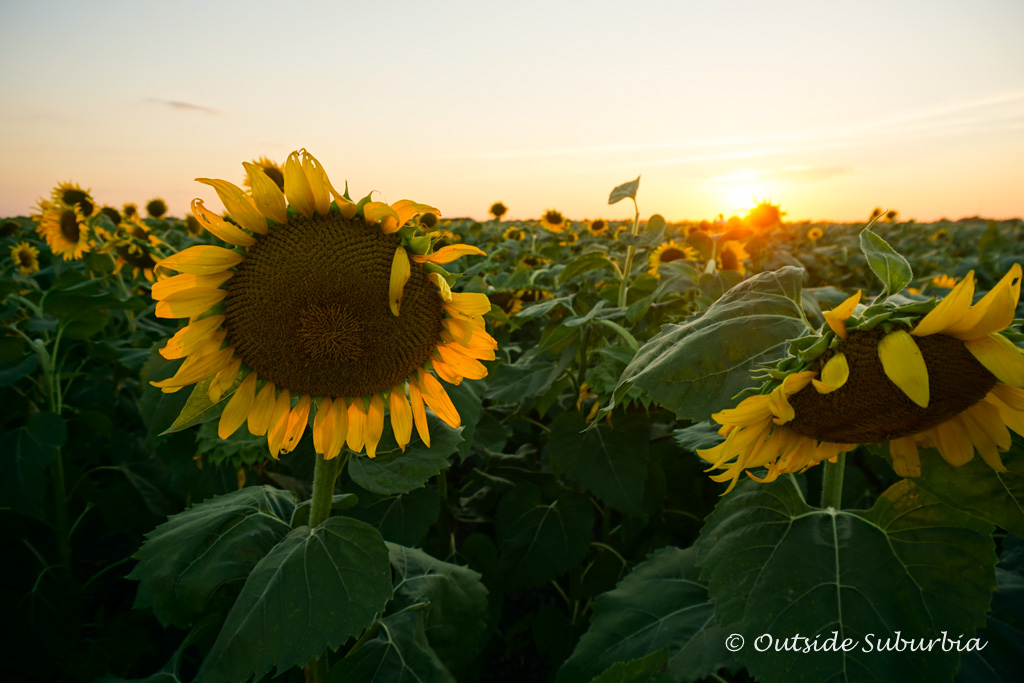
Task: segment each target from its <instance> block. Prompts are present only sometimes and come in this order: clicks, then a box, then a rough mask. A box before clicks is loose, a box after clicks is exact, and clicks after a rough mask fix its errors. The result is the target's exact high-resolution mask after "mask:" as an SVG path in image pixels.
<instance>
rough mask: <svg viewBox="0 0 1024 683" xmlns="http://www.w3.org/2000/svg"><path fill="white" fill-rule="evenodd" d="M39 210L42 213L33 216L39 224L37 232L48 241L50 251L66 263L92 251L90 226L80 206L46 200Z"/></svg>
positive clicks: (41, 202)
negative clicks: (58, 255)
mask: <svg viewBox="0 0 1024 683" xmlns="http://www.w3.org/2000/svg"><path fill="white" fill-rule="evenodd" d="M39 209H40V211H41V213H40V214H38V215H36V216H33V218H34V219H35V220H36V221H37V223H38V225H37V226H36V232H38V233H39V235H40V236H41V237H42V238H43V239H45V240H46V244H47V246H49V247H50V251H52V252H53V253H55V254H60V256H61V257H62V258H63V259H64V260H65V261H75V260H77V259H80V258H82V256H84V255H85V254H86V253H87V252H89V251H90V250H91V249H92V242H91V240H90V239H89V225H88V223H87V222H86V219H85V216H84V215H83V214H82V210H81V209H80V208H79V207H78V206H76V205H69V204H64V203H63V202H50V201H47V200H45V199H44V200H42V201H40V202H39Z"/></svg>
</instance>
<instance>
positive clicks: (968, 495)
mask: <svg viewBox="0 0 1024 683" xmlns="http://www.w3.org/2000/svg"><path fill="white" fill-rule="evenodd" d="M1002 459H1003V464H1004V465H1006V470H1007V471H1006V472H995V471H993V470H992V468H991V467H989V466H988V465H986V464H985V461H984V460H982V459H981V458H980V457H975V458H974V459H973V460H971V461H970V462H969V463H967V464H966V465H962V466H960V467H952V466H951V465H949V463H947V462H946V461H945V460H943V459H942V457H941V456H940V455H939V454H938V452H937V451H935V450H930V451H922V452H921V476H920V478H918V479H916V480H915V481H916V482H917V484H918V485H919V486H920V487H921V488H923V489H925V490H926V491H928V492H929V493H931V494H932V495H934V496H935V497H936V498H939V499H940V500H942V501H943V502H944V503H946V504H947V505H951V506H953V507H955V508H957V509H958V510H963V511H964V512H966V513H967V514H969V515H973V516H974V517H978V518H979V519H984V520H987V521H989V522H992V523H993V524H995V525H996V526H1001V527H1003V528H1004V529H1006V530H1007V531H1010V532H1012V533H1014V534H1017V535H1018V536H1024V449H1022V448H1021V444H1020V441H1019V440H1018V439H1016V438H1015V439H1014V444H1013V448H1012V449H1011V450H1010V451H1008V452H1006V453H1003V455H1002Z"/></svg>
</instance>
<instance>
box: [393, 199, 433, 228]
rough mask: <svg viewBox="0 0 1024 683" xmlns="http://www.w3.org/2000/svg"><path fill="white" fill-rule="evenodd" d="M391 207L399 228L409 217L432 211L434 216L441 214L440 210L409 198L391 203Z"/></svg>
mask: <svg viewBox="0 0 1024 683" xmlns="http://www.w3.org/2000/svg"><path fill="white" fill-rule="evenodd" d="M391 209H392V210H393V211H394V212H395V216H396V217H397V218H398V228H399V229H400V228H401V227H402V226H403V225H405V224H406V223H407V222H409V219H410V218H412V217H413V216H416V215H418V214H421V213H432V214H434V215H435V216H440V215H441V212H440V211H438V210H437V209H435V208H434V207H432V206H428V205H427V204H419V203H417V202H414V201H412V200H411V199H400V200H398V201H397V202H395V203H394V204H392V205H391Z"/></svg>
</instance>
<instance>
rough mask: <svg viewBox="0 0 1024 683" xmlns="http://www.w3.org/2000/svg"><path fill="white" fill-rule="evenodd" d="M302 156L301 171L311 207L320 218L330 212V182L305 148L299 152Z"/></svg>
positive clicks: (325, 173)
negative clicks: (306, 182)
mask: <svg viewBox="0 0 1024 683" xmlns="http://www.w3.org/2000/svg"><path fill="white" fill-rule="evenodd" d="M299 154H301V155H302V171H303V173H305V174H306V180H307V181H309V191H310V193H311V194H312V195H313V206H314V209H315V211H316V212H317V213H318V214H320V215H321V216H326V215H327V214H328V212H329V211H330V210H331V181H330V180H329V179H328V178H327V172H326V171H324V167H323V166H321V165H320V162H319V161H317V160H316V157H314V156H313V155H312V154H310V153H309V152H307V151H306V150H305V148H303V149H300V150H299Z"/></svg>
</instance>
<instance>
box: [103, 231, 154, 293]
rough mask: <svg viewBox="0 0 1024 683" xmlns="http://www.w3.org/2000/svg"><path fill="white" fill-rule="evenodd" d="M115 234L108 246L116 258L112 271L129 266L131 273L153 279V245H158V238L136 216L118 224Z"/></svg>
mask: <svg viewBox="0 0 1024 683" xmlns="http://www.w3.org/2000/svg"><path fill="white" fill-rule="evenodd" d="M119 228H120V229H119V230H118V232H117V234H116V235H115V236H114V237H113V238H112V239H111V240H110V243H109V244H110V246H111V247H112V248H113V251H114V253H116V254H117V259H116V260H115V262H114V272H115V273H120V272H121V270H122V269H124V267H125V266H127V267H129V268H131V271H132V275H133V276H134V277H139V275H142V276H143V277H144V278H146V279H147V280H148V281H150V282H153V281H154V280H155V273H154V269H155V267H156V261H157V258H158V257H156V255H155V254H156V252H155V251H154V249H153V247H158V246H159V245H160V238H158V237H157V236H156V235H153V234H152V233H151V232H150V230H149V227H148V226H147V225H146V224H145V223H143V222H142V221H141V220H140V219H139V217H138V216H136V217H135V218H134V219H132V220H130V221H125V222H124V223H122V224H121V225H120V226H119Z"/></svg>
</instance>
